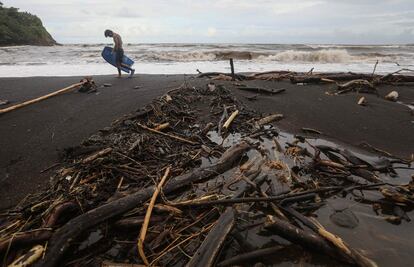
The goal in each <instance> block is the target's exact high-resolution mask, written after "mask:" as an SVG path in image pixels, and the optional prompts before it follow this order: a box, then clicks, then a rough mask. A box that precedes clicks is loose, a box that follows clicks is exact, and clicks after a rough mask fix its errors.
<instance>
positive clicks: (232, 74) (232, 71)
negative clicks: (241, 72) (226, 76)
mask: <svg viewBox="0 0 414 267" xmlns="http://www.w3.org/2000/svg"><path fill="white" fill-rule="evenodd" d="M230 68H231V77H232V78H233V79H232V80H233V81H235V80H236V75H234V63H233V59H232V58H230Z"/></svg>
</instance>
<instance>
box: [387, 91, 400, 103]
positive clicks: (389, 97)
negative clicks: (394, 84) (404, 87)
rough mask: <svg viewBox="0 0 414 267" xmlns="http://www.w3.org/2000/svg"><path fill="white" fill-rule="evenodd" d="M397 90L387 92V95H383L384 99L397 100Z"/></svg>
mask: <svg viewBox="0 0 414 267" xmlns="http://www.w3.org/2000/svg"><path fill="white" fill-rule="evenodd" d="M398 97H399V95H398V92H397V91H392V92H391V93H389V94H388V95H386V96H385V99H387V100H389V101H394V102H395V101H397V100H398Z"/></svg>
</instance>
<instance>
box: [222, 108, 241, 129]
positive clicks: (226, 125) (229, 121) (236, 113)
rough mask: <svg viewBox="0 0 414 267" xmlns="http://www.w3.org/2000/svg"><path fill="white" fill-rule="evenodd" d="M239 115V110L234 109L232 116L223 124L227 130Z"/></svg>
mask: <svg viewBox="0 0 414 267" xmlns="http://www.w3.org/2000/svg"><path fill="white" fill-rule="evenodd" d="M237 115H239V111H238V110H236V111H234V112H233V113H232V114H231V115H230V117H229V118H228V119H227V121H226V122H225V123H224V124H223V129H225V130H227V129H229V127H230V125H231V123H232V122H233V121H234V119H235V118H236V117H237Z"/></svg>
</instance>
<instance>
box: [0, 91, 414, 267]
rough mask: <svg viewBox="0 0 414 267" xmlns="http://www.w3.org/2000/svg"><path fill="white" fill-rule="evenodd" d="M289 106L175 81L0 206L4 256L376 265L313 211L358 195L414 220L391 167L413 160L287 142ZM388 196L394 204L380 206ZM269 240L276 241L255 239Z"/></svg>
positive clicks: (412, 192) (58, 261)
mask: <svg viewBox="0 0 414 267" xmlns="http://www.w3.org/2000/svg"><path fill="white" fill-rule="evenodd" d="M282 118H283V116H282V115H281V114H273V115H270V116H267V117H264V118H263V117H262V116H260V115H259V114H257V113H255V112H254V111H252V110H250V109H248V108H246V107H245V106H243V105H242V104H241V103H240V102H239V101H238V100H237V99H235V98H234V97H233V95H232V94H231V92H229V91H228V90H226V88H224V87H223V86H214V85H209V86H208V87H207V88H194V87H191V86H189V85H188V84H184V85H183V86H181V87H180V88H177V89H175V90H172V91H170V92H168V93H167V94H165V95H164V96H163V97H161V98H159V99H157V100H154V101H153V103H152V104H150V105H148V106H147V107H146V108H144V109H142V110H139V111H137V112H136V113H134V114H132V115H130V116H128V117H124V118H122V119H121V120H118V121H116V122H114V124H113V125H112V127H109V128H105V129H102V130H101V131H100V132H99V133H98V134H96V135H93V136H91V137H90V138H89V139H88V140H86V141H85V142H84V143H83V144H82V145H80V146H79V147H74V148H71V149H67V150H66V151H65V154H64V157H65V161H64V163H62V166H64V167H62V168H61V169H60V170H59V171H58V172H57V174H56V176H55V177H53V178H52V179H51V184H52V186H51V187H50V189H49V190H48V191H45V192H42V193H40V194H37V195H31V196H28V197H27V198H26V199H25V200H24V201H22V202H21V203H20V204H19V205H18V206H16V207H15V208H13V209H10V210H8V211H7V212H5V213H3V214H1V217H0V225H1V230H0V253H1V254H2V255H3V259H4V261H3V263H4V264H5V265H8V264H11V266H27V265H29V264H33V263H34V264H35V266H63V265H66V266H119V265H117V264H124V265H122V266H129V265H128V264H131V265H130V266H132V264H145V265H147V266H149V265H151V266H183V265H186V266H213V265H217V266H232V265H239V264H246V263H248V262H250V263H255V262H261V261H263V260H266V259H264V256H266V255H274V254H275V253H276V252H278V251H282V250H283V249H285V248H286V247H287V246H289V245H290V244H295V245H298V246H300V247H302V248H304V249H305V250H310V251H312V252H316V253H317V254H321V255H323V257H325V258H328V259H329V260H330V261H332V262H333V263H338V262H342V263H344V264H350V265H358V266H376V264H375V263H374V262H373V261H372V260H371V259H369V258H368V257H367V256H365V255H364V254H363V253H362V252H361V251H359V250H357V249H354V248H352V247H351V246H350V245H348V244H347V243H346V242H345V241H343V240H342V239H341V238H340V237H338V236H336V235H335V234H333V233H331V232H329V231H328V230H326V229H325V228H324V227H323V226H322V224H321V223H320V222H318V221H317V220H316V219H315V218H314V217H313V216H312V215H313V214H314V212H315V211H317V210H318V209H319V208H320V207H322V206H324V205H325V204H326V202H327V201H328V199H330V198H332V197H345V196H347V195H352V196H354V198H355V200H356V202H362V201H364V202H366V203H369V204H367V205H374V206H375V207H376V211H378V213H379V214H380V216H383V218H384V219H385V220H387V221H389V222H392V223H398V221H401V220H409V218H408V216H407V214H406V213H405V212H406V211H407V210H409V209H411V208H412V207H413V204H414V182H412V181H411V182H407V183H404V184H392V183H390V182H388V181H385V180H384V179H382V178H381V177H382V176H380V174H381V173H382V174H390V175H393V174H396V171H395V169H394V165H395V164H400V165H401V164H403V165H404V164H407V165H408V164H409V162H406V161H404V160H401V159H396V158H385V157H384V158H381V161H379V162H377V161H370V160H367V159H363V158H361V157H360V156H358V155H357V154H354V153H352V152H350V151H348V150H346V149H345V150H344V149H339V148H336V147H332V146H323V145H315V144H312V142H310V141H309V140H308V139H307V138H306V137H303V136H296V137H295V138H294V139H293V140H290V141H284V142H283V143H282V142H281V141H280V140H281V139H280V138H281V136H280V132H279V131H278V129H277V128H275V127H274V125H273V123H274V122H275V121H277V120H279V119H282ZM364 192H377V193H379V194H381V196H382V197H380V198H377V199H368V198H367V197H366V196H365V194H364ZM390 206H391V207H392V210H393V211H394V213H393V214H392V215H389V214H388V213H387V212H384V213H383V214H382V213H381V212H382V210H384V211H385V207H387V210H388V209H389V207H390ZM245 235H249V236H250V238H249V239H246V238H245ZM274 237H281V238H283V239H285V240H287V241H289V242H290V243H277V244H275V243H274V242H272V240H273V238H274ZM259 239H260V240H263V239H265V240H266V241H267V242H263V241H260V242H256V243H252V242H251V241H250V240H259ZM267 260H268V261H270V263H271V258H269V259H267ZM268 263H269V262H268ZM19 264H20V265H19ZM25 264H26V265H25Z"/></svg>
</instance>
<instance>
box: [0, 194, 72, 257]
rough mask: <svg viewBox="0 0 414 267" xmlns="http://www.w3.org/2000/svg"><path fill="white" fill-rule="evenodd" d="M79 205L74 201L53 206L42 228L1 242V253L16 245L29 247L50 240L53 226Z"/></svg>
mask: <svg viewBox="0 0 414 267" xmlns="http://www.w3.org/2000/svg"><path fill="white" fill-rule="evenodd" d="M77 209H78V205H77V204H75V203H74V202H65V203H62V204H59V205H57V206H56V207H54V208H53V210H52V211H51V213H50V215H49V216H48V217H47V218H46V219H45V221H44V223H43V225H42V228H41V229H39V230H37V231H28V232H22V233H17V234H16V235H15V236H13V237H11V238H10V239H6V240H4V241H2V242H0V254H1V253H3V252H5V251H6V250H7V249H12V248H15V247H28V246H32V245H35V244H38V243H41V242H44V241H46V240H48V239H49V238H50V237H51V236H52V234H53V228H54V227H55V225H56V224H57V223H58V221H59V219H60V218H61V217H62V216H63V215H64V214H65V213H69V212H71V211H73V210H77Z"/></svg>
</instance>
